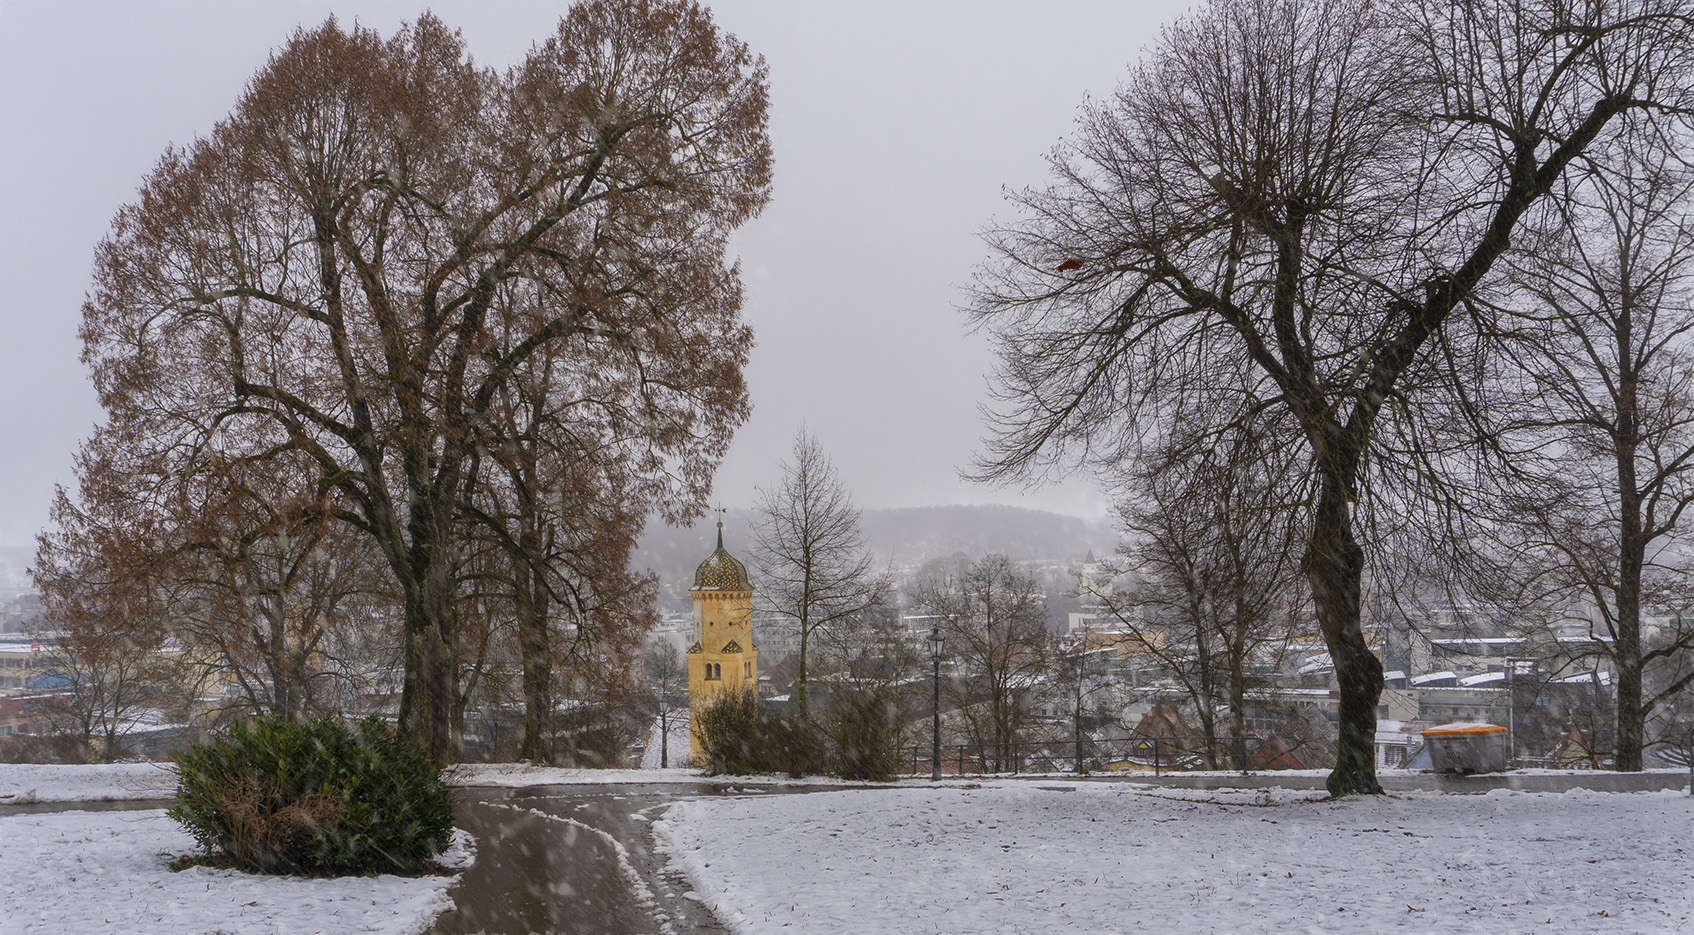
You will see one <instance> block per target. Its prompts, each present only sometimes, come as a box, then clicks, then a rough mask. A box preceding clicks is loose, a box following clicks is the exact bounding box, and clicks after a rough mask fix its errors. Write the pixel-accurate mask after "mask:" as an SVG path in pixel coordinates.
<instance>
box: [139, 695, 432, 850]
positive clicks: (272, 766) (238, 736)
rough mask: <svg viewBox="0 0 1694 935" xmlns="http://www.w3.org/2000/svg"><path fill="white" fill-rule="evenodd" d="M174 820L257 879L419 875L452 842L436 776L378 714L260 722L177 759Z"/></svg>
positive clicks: (419, 752) (426, 761)
mask: <svg viewBox="0 0 1694 935" xmlns="http://www.w3.org/2000/svg"><path fill="white" fill-rule="evenodd" d="M177 775H178V783H177V804H176V807H174V808H172V809H171V810H170V813H169V814H170V817H171V818H173V819H175V820H176V821H177V823H178V824H180V825H182V826H183V828H184V829H185V830H186V831H187V832H188V833H189V834H190V835H191V836H193V838H194V840H195V841H196V842H197V843H198V844H199V845H200V846H201V847H203V848H205V849H206V851H207V852H208V853H211V852H214V851H221V852H222V853H223V854H225V855H227V856H228V858H229V859H230V861H231V862H233V863H234V864H235V865H236V866H237V867H240V868H241V869H243V870H248V871H251V872H255V873H296V874H308V875H347V874H369V873H398V874H418V873H421V872H423V871H424V870H425V869H426V863H427V862H428V860H429V859H430V858H431V857H433V856H435V855H436V854H438V853H440V852H441V850H442V849H443V848H445V847H446V846H447V844H448V841H449V838H450V837H451V835H452V829H453V805H452V801H451V799H450V798H449V797H448V793H447V787H446V786H445V785H444V784H443V783H442V782H441V776H440V771H439V770H437V769H436V768H435V766H434V765H433V764H432V763H430V761H429V758H428V756H426V755H425V754H424V752H423V750H421V749H419V748H418V747H417V746H416V745H414V744H411V743H408V742H406V741H404V740H401V739H400V738H399V737H398V736H396V735H395V734H394V733H393V732H391V731H390V730H389V729H388V727H387V725H385V724H384V723H383V722H382V721H380V720H378V719H377V718H369V719H367V720H364V721H361V722H359V723H358V724H357V725H355V726H352V727H349V726H348V725H346V724H343V723H341V722H340V721H337V720H333V719H330V718H322V719H320V720H316V721H311V722H307V723H289V722H287V721H283V720H281V719H279V718H269V717H267V718H256V719H253V720H249V721H244V722H239V723H236V724H235V725H233V726H232V727H231V728H230V729H229V731H228V732H227V733H225V734H224V735H223V736H221V737H218V738H217V739H215V740H213V741H212V742H211V743H208V744H205V745H203V746H198V747H194V748H192V749H190V750H188V751H187V752H185V753H184V754H183V755H182V756H180V757H178V758H177Z"/></svg>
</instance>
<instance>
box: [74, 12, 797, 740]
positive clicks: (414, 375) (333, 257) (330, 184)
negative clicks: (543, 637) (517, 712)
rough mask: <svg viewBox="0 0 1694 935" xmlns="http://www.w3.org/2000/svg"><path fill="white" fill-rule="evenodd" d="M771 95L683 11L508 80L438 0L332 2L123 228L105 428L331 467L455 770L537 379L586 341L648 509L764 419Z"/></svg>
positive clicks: (599, 414)
mask: <svg viewBox="0 0 1694 935" xmlns="http://www.w3.org/2000/svg"><path fill="white" fill-rule="evenodd" d="M766 101H767V82H766V72H765V67H764V64H763V61H762V60H759V59H756V58H755V57H754V56H752V55H751V53H750V52H749V51H748V50H747V48H746V46H745V45H744V44H742V43H741V42H739V41H738V40H736V39H735V38H734V37H732V36H727V35H725V34H722V33H720V32H719V31H718V29H717V28H716V27H715V25H714V24H713V23H712V21H711V18H710V16H709V14H708V13H707V11H705V10H704V9H703V8H701V7H700V6H698V5H697V4H694V3H690V2H685V0H637V2H624V0H585V2H581V3H578V4H577V5H576V6H574V7H572V8H571V10H570V11H569V12H568V13H567V14H566V16H565V17H564V18H563V19H562V20H561V21H560V23H559V27H558V30H557V32H556V33H555V34H554V35H553V36H552V37H550V38H548V39H547V40H546V41H545V42H543V43H541V44H539V45H537V46H536V47H534V48H533V49H532V50H531V52H530V53H529V55H528V56H527V57H526V58H525V59H524V61H523V62H522V63H521V64H519V65H517V66H515V67H513V68H511V69H509V70H507V71H504V72H497V71H494V70H492V69H488V68H481V67H478V66H476V65H475V64H474V63H473V62H472V61H471V60H470V59H469V57H468V56H467V54H466V52H465V49H464V46H463V42H462V40H461V39H460V37H459V35H458V34H457V33H456V32H454V31H452V30H450V29H449V28H447V27H446V26H445V25H444V24H443V23H441V22H440V21H439V20H437V19H435V18H434V17H433V16H430V15H427V14H426V15H425V16H423V17H420V18H419V20H418V21H417V22H416V23H414V24H412V25H411V26H409V27H407V28H404V29H402V30H401V31H400V32H399V33H397V34H396V35H394V36H393V37H391V38H389V39H387V40H384V39H382V38H381V37H380V36H378V35H377V34H376V33H375V32H373V31H371V30H369V29H365V28H362V27H354V28H353V29H351V30H348V29H344V28H343V27H342V26H341V24H340V23H338V22H336V21H335V20H333V19H332V20H330V21H328V22H326V23H324V24H323V25H321V26H319V27H317V28H316V29H311V30H302V31H300V32H297V33H296V34H295V35H294V36H293V37H292V38H291V39H290V40H289V42H288V43H287V44H286V45H285V46H284V47H283V48H282V49H281V50H279V51H278V52H277V53H275V55H273V57H272V58H271V61H270V62H269V63H268V64H267V65H266V67H265V68H264V69H263V70H262V71H261V72H260V73H259V74H258V75H256V76H255V77H254V79H253V80H252V82H251V83H250V84H249V85H248V87H247V89H246V91H245V92H244V93H243V94H242V96H241V98H240V100H239V101H238V103H237V104H236V107H235V109H234V111H233V112H232V113H231V115H230V116H229V117H228V118H227V119H226V120H224V121H222V122H221V123H219V124H218V125H217V127H216V128H214V129H213V131H212V132H211V133H210V134H209V135H208V136H206V137H205V138H202V139H199V140H196V141H195V142H193V143H192V144H190V145H188V146H186V147H182V148H175V149H172V150H171V151H169V152H167V153H166V154H165V156H164V158H163V159H162V160H161V161H160V163H159V165H158V167H157V168H155V169H154V170H153V172H152V173H151V174H150V175H149V176H148V178H147V180H146V183H145V184H144V186H143V188H142V191H141V194H140V197H139V199H138V200H137V201H136V202H135V203H134V204H132V205H129V206H127V207H125V208H124V209H123V210H122V211H120V212H119V214H118V216H117V218H116V220H115V221H114V223H113V228H112V232H111V234H110V235H109V236H108V237H107V239H106V240H105V241H104V242H103V243H102V244H101V246H100V248H99V251H98V253H97V258H96V266H95V274H94V288H93V291H92V295H91V298H90V299H89V301H88V303H87V305H86V306H85V308H84V318H83V328H82V335H83V339H84V342H85V350H84V358H85V360H86V361H87V362H88V363H89V364H90V365H91V366H92V368H93V370H94V377H95V383H96V386H97V388H98V390H99V393H100V398H101V401H102V403H103V404H104V405H105V407H106V408H107V410H108V412H109V413H110V418H111V419H112V420H113V422H114V423H122V424H124V425H125V426H126V427H127V431H129V432H131V433H133V436H134V437H137V438H141V439H145V442H146V444H148V445H150V446H152V447H153V448H155V449H156V450H157V451H159V452H161V454H162V455H163V456H165V457H168V458H169V459H171V460H172V461H175V462H178V463H180V464H181V465H183V469H184V470H192V469H193V465H195V464H196V463H198V462H200V461H201V460H203V459H206V458H209V457H212V456H214V455H216V456H218V457H223V458H231V457H234V458H246V457H262V456H263V455H264V454H265V453H266V452H267V451H270V450H274V449H288V450H292V451H297V452H299V453H301V454H302V455H303V456H305V457H306V458H308V459H309V460H310V462H311V463H312V464H313V465H315V469H316V470H315V473H316V476H315V478H314V479H313V483H314V485H315V486H316V487H317V488H318V489H319V490H321V491H323V492H325V493H326V494H327V495H329V496H331V497H332V498H333V502H334V503H335V506H336V515H337V516H338V517H339V519H341V520H342V521H345V522H346V523H348V524H351V525H352V526H353V527H354V528H356V529H358V530H360V531H362V532H363V533H365V534H367V535H369V536H370V537H371V539H372V541H373V542H374V543H375V545H376V547H377V549H378V550H379V551H380V552H381V554H382V556H383V558H384V559H385V560H386V563H387V566H388V568H389V570H390V571H391V572H392V574H393V576H394V579H395V583H396V585H397V590H398V592H399V593H400V595H401V597H402V598H403V601H404V607H405V619H404V632H405V670H406V672H405V681H404V689H403V694H402V700H401V710H400V722H401V728H402V730H403V731H404V732H405V733H407V734H409V735H411V736H412V737H414V738H416V739H417V740H419V741H420V742H422V743H424V744H425V745H426V746H427V748H428V749H429V751H430V753H431V755H432V756H433V757H435V758H436V759H437V760H438V761H442V760H445V759H446V758H447V757H448V756H449V753H450V749H449V748H450V743H449V735H448V723H449V708H450V703H451V696H452V684H451V679H452V669H453V653H454V646H455V609H454V596H455V595H454V589H455V576H454V572H453V569H454V567H455V560H456V559H455V556H456V553H457V552H458V551H459V550H460V548H461V546H462V542H461V540H462V538H463V536H464V535H465V532H464V530H465V528H466V526H465V523H464V522H463V521H462V520H463V513H462V510H461V506H462V504H464V503H465V502H466V501H467V493H468V488H469V486H470V484H471V483H472V481H473V473H474V472H473V470H472V462H473V460H474V459H475V458H476V457H477V453H478V451H479V449H486V448H488V446H489V445H490V443H491V439H493V438H495V437H497V436H500V435H501V434H502V432H503V431H505V430H507V429H508V428H510V426H511V424H512V423H511V422H510V420H502V419H500V418H499V417H498V410H499V405H498V404H499V401H500V400H501V398H502V394H507V393H508V391H509V389H510V384H511V383H512V381H513V380H514V375H516V374H518V373H520V372H521V371H524V370H525V368H526V367H529V366H530V365H531V363H532V361H534V360H535V359H536V357H537V355H541V354H547V355H550V356H551V357H553V358H555V359H562V360H567V361H568V366H569V368H570V376H569V378H568V379H559V380H557V381H555V383H554V384H553V385H554V386H557V387H559V388H561V390H560V391H561V392H569V393H571V394H574V395H573V397H572V405H571V406H570V407H566V406H564V405H563V403H562V402H559V403H558V404H557V405H553V404H549V405H546V406H544V407H543V408H544V409H545V410H546V411H547V412H548V413H549V414H550V415H552V414H555V413H557V412H562V411H565V410H566V409H567V408H568V409H569V410H570V412H571V419H572V421H571V425H572V426H573V430H574V431H576V432H577V433H578V436H579V437H578V438H577V439H576V442H577V447H578V450H581V451H588V452H595V453H596V454H597V456H601V457H604V458H605V460H604V461H603V462H602V463H606V464H615V465H617V466H618V467H619V469H620V470H624V471H626V472H627V474H626V476H625V477H624V478H623V482H624V483H626V484H627V485H628V487H629V488H630V489H632V490H634V491H636V492H637V493H638V503H636V504H635V505H637V506H639V507H642V508H647V507H651V508H653V509H656V510H658V511H659V512H660V513H661V514H662V515H663V516H665V517H666V518H667V519H672V520H675V519H681V518H686V517H688V516H690V515H694V514H696V513H697V512H698V511H699V510H700V509H701V508H702V502H703V498H704V496H705V494H706V492H707V491H708V489H709V485H710V478H711V474H712V471H713V470H714V469H715V467H716V464H717V462H718V459H719V457H720V455H721V453H722V451H723V450H724V448H725V447H726V445H727V442H728V439H729V436H730V434H731V432H732V431H733V430H734V428H735V427H736V426H737V425H739V424H740V422H741V421H742V420H743V419H744V418H745V417H746V415H747V412H748V404H747V398H746V389H745V386H744V384H743V381H742V375H741V369H742V367H743V365H744V364H745V362H746V358H747V353H748V351H749V349H750V347H751V343H752V335H751V333H750V331H749V329H748V328H747V326H746V325H745V324H743V323H742V321H741V320H740V318H739V310H740V305H741V286H740V279H739V274H738V270H737V269H736V268H735V267H734V266H731V265H727V264H726V260H725V254H726V243H727V239H728V237H729V236H730V234H731V232H732V231H733V230H734V229H735V228H736V227H738V226H739V225H740V224H742V223H744V222H746V221H747V220H749V219H751V218H752V217H754V216H755V215H757V214H758V212H759V211H760V210H761V208H762V207H763V205H764V204H765V202H766V200H767V198H768V196H769V182H770V171H771V153H770V144H769V139H768V136H767V133H766V116H765V114H766ZM490 473H493V472H490ZM586 508H587V507H586V505H585V509H586ZM634 512H635V514H636V515H640V514H641V513H643V512H645V509H638V510H635V511H634Z"/></svg>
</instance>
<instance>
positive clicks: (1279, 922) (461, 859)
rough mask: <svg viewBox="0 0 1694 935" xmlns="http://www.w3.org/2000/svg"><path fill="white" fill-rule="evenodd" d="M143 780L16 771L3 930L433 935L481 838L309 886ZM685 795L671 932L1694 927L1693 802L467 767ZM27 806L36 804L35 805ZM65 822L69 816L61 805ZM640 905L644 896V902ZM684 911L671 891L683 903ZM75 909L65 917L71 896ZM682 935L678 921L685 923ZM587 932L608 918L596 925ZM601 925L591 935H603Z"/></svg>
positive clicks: (519, 784)
mask: <svg viewBox="0 0 1694 935" xmlns="http://www.w3.org/2000/svg"><path fill="white" fill-rule="evenodd" d="M173 781H174V780H173V779H172V777H171V774H170V772H169V771H168V770H166V769H161V768H159V767H156V766H151V765H148V764H123V765H118V766H113V767H28V766H12V765H0V803H26V804H9V805H5V806H4V807H3V808H0V891H3V892H0V933H3V935H14V933H19V935H21V933H41V932H64V931H77V932H97V931H114V932H118V931H122V932H148V933H152V932H185V933H186V932H194V933H206V932H227V933H231V935H234V933H272V932H290V933H294V932H320V931H321V932H384V933H396V935H410V933H421V932H426V931H428V930H429V929H430V928H431V927H432V926H433V925H434V924H435V920H436V918H437V916H438V915H440V914H441V913H442V912H443V911H445V910H447V909H448V908H449V907H450V906H451V905H452V901H453V897H452V886H453V884H454V882H455V880H456V877H455V875H454V874H455V872H457V870H458V869H459V868H462V866H463V865H464V864H465V863H466V862H467V861H471V860H474V859H475V858H474V857H473V856H472V855H473V853H489V851H488V849H489V848H491V847H492V848H498V847H499V842H498V841H477V842H475V844H474V845H472V844H470V842H468V841H467V842H462V843H461V845H460V847H459V848H458V849H457V851H456V852H455V855H454V858H453V864H454V866H452V867H449V868H447V869H445V870H444V871H443V873H442V875H439V876H433V877H425V878H422V879H416V880H402V879H399V878H395V877H372V878H357V879H349V880H297V879H265V878H256V877H249V876H246V875H243V874H237V873H233V872H230V871H216V870H207V869H204V868H194V869H191V870H187V871H183V872H181V873H173V872H171V871H170V870H169V868H168V866H167V864H168V862H169V860H170V857H171V856H172V855H179V854H187V853H189V852H191V850H192V842H191V841H190V840H189V839H188V838H187V836H186V835H184V834H182V832H180V831H179V830H177V829H176V828H175V826H174V825H173V824H172V823H171V822H170V821H169V819H167V818H165V817H164V816H163V812H162V811H160V810H159V809H158V808H145V807H144V808H136V809H124V810H114V811H90V810H86V809H91V808H95V807H98V806H95V805H92V804H86V803H93V802H99V801H101V800H112V801H117V802H124V801H125V800H128V804H130V805H135V806H145V805H149V804H153V803H152V802H151V801H149V800H153V799H157V798H159V797H161V796H168V795H169V793H170V791H171V788H172V785H173ZM655 781H659V782H670V783H674V784H676V786H677V787H678V790H679V793H680V794H679V795H678V797H677V799H676V800H674V801H669V802H667V803H666V804H663V805H657V806H652V807H648V808H645V809H643V810H642V813H641V817H642V818H643V819H644V821H643V822H640V823H638V824H639V825H641V826H648V825H650V827H651V829H652V830H651V832H650V835H651V840H650V842H649V843H650V844H651V846H652V849H653V851H654V853H655V854H657V855H660V856H661V857H662V858H663V859H664V860H663V861H662V862H666V863H668V865H667V866H666V867H665V872H666V874H667V876H668V878H669V879H671V880H672V881H673V882H680V884H681V885H680V886H668V887H664V888H662V889H659V888H656V889H659V892H658V894H657V897H656V899H655V900H654V904H653V905H652V906H651V908H650V911H651V912H652V913H653V914H654V916H655V918H656V919H659V920H660V921H657V922H655V924H654V926H653V930H654V931H667V930H671V931H674V930H675V924H674V923H680V922H681V921H682V920H683V919H684V918H686V917H687V916H686V914H684V913H679V912H677V911H675V907H667V906H664V905H660V904H659V903H661V902H662V901H663V899H665V898H674V899H678V900H688V901H691V902H694V903H696V904H698V905H700V906H703V907H705V908H707V909H709V910H710V911H711V912H712V914H713V915H714V916H715V917H716V919H717V920H719V921H720V922H721V924H722V926H723V927H724V928H725V929H727V930H729V931H730V932H734V933H744V935H754V933H773V935H774V933H785V935H788V933H796V932H816V933H830V935H833V933H852V932H866V933H872V932H876V933H882V932H913V933H916V932H996V933H999V932H1004V933H1017V932H1037V931H1077V932H1118V931H1129V930H1141V931H1170V930H1176V929H1178V928H1180V929H1182V930H1186V931H1205V932H1290V931H1296V932H1343V931H1345V932H1351V933H1375V932H1402V931H1406V932H1413V931H1417V932H1427V931H1446V932H1477V933H1482V932H1489V933H1494V932H1530V931H1534V932H1675V931H1694V846H1690V845H1687V844H1686V838H1687V837H1688V832H1689V830H1690V828H1691V827H1694V824H1691V822H1694V799H1691V798H1690V797H1689V796H1688V794H1687V792H1686V790H1685V789H1684V788H1670V789H1663V790H1660V791H1652V792H1629V793H1620V792H1595V791H1588V790H1586V789H1583V788H1580V783H1581V781H1582V777H1580V776H1579V777H1575V778H1573V779H1572V780H1570V783H1571V785H1572V788H1570V789H1569V790H1568V791H1564V792H1559V793H1549V792H1522V791H1515V790H1509V789H1496V790H1493V791H1491V792H1488V793H1486V794H1482V795H1457V794H1448V793H1441V792H1405V793H1398V794H1394V795H1390V796H1384V797H1373V798H1351V799H1345V800H1340V801H1329V800H1327V799H1325V798H1324V797H1323V795H1322V793H1321V792H1318V791H1315V790H1295V789H1286V788H1281V787H1273V786H1262V787H1259V788H1250V789H1189V788H1176V787H1171V786H1156V785H1151V784H1147V783H1135V782H1106V783H1102V782H1086V781H1075V780H1067V779H1064V778H1059V777H1047V778H1032V779H1020V780H1010V779H1000V780H995V779H988V780H983V781H980V782H968V783H950V784H944V785H941V786H931V785H930V784H928V783H915V782H907V783H902V784H898V785H896V786H894V787H890V788H878V789H862V788H849V787H845V786H838V787H833V788H830V787H824V788H819V787H815V786H814V787H811V789H812V791H808V792H807V793H806V794H796V795H781V794H775V793H779V792H783V791H787V787H785V786H784V785H783V784H781V783H776V782H773V781H770V780H763V781H756V780H729V781H727V784H725V785H721V786H720V787H722V788H728V789H730V790H731V791H734V792H737V793H738V794H735V795H728V796H722V795H715V796H706V795H700V796H693V795H689V794H686V790H687V789H690V788H699V787H700V783H701V778H700V777H699V776H698V774H696V773H692V772H689V771H683V770H629V771H584V770H575V771H561V770H537V769H531V768H525V767H505V768H500V767H496V768H492V769H490V768H482V769H477V770H465V771H462V772H461V773H460V774H459V775H457V776H456V777H455V782H457V783H460V784H462V785H465V786H467V787H481V788H488V787H495V786H505V787H508V789H517V788H523V789H525V790H528V791H529V792H530V793H531V794H536V795H544V794H546V791H545V790H546V789H547V788H549V787H555V786H564V785H568V784H572V783H575V784H594V785H597V786H599V785H605V786H616V785H617V784H619V783H638V782H639V783H644V784H647V785H651V784H653V783H654V782H655ZM27 803H32V804H27ZM47 809H71V810H55V811H47ZM637 885H639V884H637ZM670 891H675V892H674V895H668V893H669V892H670ZM67 897H69V898H67ZM664 920H670V921H669V922H668V923H667V922H666V921H664ZM590 922H591V920H590ZM585 930H590V931H591V930H592V929H585Z"/></svg>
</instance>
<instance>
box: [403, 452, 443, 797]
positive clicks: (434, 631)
mask: <svg viewBox="0 0 1694 935" xmlns="http://www.w3.org/2000/svg"><path fill="white" fill-rule="evenodd" d="M420 488H421V489H420ZM410 493H411V502H412V512H411V515H410V517H409V519H408V522H407V533H408V538H409V539H410V540H411V542H410V548H409V549H408V550H407V558H408V562H407V565H406V567H405V568H403V569H395V570H396V571H397V572H399V573H400V574H402V575H403V576H405V578H404V579H403V580H405V579H409V580H407V581H406V582H405V583H406V584H407V585H408V587H406V588H405V594H406V611H405V613H406V617H405V623H406V635H405V640H406V652H405V664H406V673H405V681H404V684H403V686H402V688H401V692H400V734H401V736H403V737H406V738H408V739H410V740H412V741H413V742H414V743H416V744H418V745H419V746H420V747H422V748H423V750H424V752H425V753H427V754H428V755H429V759H430V762H432V763H434V764H435V765H436V766H445V765H447V764H448V763H450V762H452V761H453V759H454V758H455V754H456V753H457V750H456V748H455V744H454V742H453V731H452V724H453V668H454V665H453V663H454V643H455V641H454V636H455V633H454V608H453V596H454V595H453V580H452V569H451V567H450V562H449V557H450V556H449V550H448V548H447V543H446V539H447V531H448V530H447V529H446V527H447V526H449V525H450V524H451V523H452V521H453V516H452V512H451V510H450V509H446V508H444V507H443V505H442V502H437V499H436V498H435V497H434V496H432V491H431V490H429V489H428V486H426V485H421V484H416V483H414V484H413V485H412V488H411V491H410ZM444 502H445V503H448V504H450V503H452V499H451V498H445V500H444Z"/></svg>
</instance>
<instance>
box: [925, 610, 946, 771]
mask: <svg viewBox="0 0 1694 935" xmlns="http://www.w3.org/2000/svg"><path fill="white" fill-rule="evenodd" d="M944 639H946V637H944V636H942V635H941V622H940V621H939V620H938V621H936V622H935V623H934V624H933V625H931V627H930V631H929V642H930V644H931V645H930V651H929V659H930V662H931V663H932V664H933V666H934V683H933V684H934V696H933V697H932V698H931V700H930V712H931V715H932V725H931V726H932V727H933V733H932V734H931V737H930V748H929V780H930V782H939V781H941V643H942V640H944Z"/></svg>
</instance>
